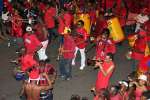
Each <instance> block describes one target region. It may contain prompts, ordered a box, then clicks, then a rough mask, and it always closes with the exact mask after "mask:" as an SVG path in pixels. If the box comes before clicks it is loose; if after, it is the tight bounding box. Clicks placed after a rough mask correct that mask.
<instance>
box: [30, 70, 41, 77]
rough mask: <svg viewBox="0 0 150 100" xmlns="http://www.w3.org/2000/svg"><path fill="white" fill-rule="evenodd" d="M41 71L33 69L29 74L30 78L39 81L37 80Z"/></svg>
mask: <svg viewBox="0 0 150 100" xmlns="http://www.w3.org/2000/svg"><path fill="white" fill-rule="evenodd" d="M39 75H40V74H39V70H37V69H33V70H32V71H31V72H30V73H29V77H30V78H31V79H37V78H39Z"/></svg>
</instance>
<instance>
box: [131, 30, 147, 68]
mask: <svg viewBox="0 0 150 100" xmlns="http://www.w3.org/2000/svg"><path fill="white" fill-rule="evenodd" d="M146 46H147V37H146V32H145V31H144V30H142V29H140V32H138V34H137V39H136V40H135V43H134V46H133V48H132V53H131V58H132V61H133V62H132V63H133V64H132V69H133V70H136V69H137V64H138V61H140V60H142V59H143V58H144V56H145V50H146Z"/></svg>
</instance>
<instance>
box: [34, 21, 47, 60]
mask: <svg viewBox="0 0 150 100" xmlns="http://www.w3.org/2000/svg"><path fill="white" fill-rule="evenodd" d="M39 20H40V21H41V19H39ZM34 28H35V30H36V31H35V34H36V36H37V38H38V40H39V41H40V42H41V44H42V48H41V49H40V50H38V51H37V53H38V56H39V60H47V59H48V56H47V55H46V49H47V46H48V32H47V30H46V28H45V27H44V26H43V25H42V22H41V23H39V24H36V25H35V26H34Z"/></svg>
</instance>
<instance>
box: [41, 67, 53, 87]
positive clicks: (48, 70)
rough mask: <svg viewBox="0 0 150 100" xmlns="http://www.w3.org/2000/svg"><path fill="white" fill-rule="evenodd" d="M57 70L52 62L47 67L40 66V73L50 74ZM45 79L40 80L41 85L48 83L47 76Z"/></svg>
mask: <svg viewBox="0 0 150 100" xmlns="http://www.w3.org/2000/svg"><path fill="white" fill-rule="evenodd" d="M54 72H55V69H54V67H53V66H52V65H51V64H46V66H45V67H40V68H39V73H47V74H48V75H53V74H54ZM43 79H44V80H40V85H47V84H48V82H47V80H46V78H45V77H43Z"/></svg>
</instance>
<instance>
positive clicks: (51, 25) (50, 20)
mask: <svg viewBox="0 0 150 100" xmlns="http://www.w3.org/2000/svg"><path fill="white" fill-rule="evenodd" d="M55 16H56V8H55V6H54V5H53V3H51V5H47V10H46V12H45V14H44V23H45V25H46V27H47V29H48V33H49V36H48V38H49V42H51V40H52V36H54V37H57V35H58V33H57V30H56V29H55Z"/></svg>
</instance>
